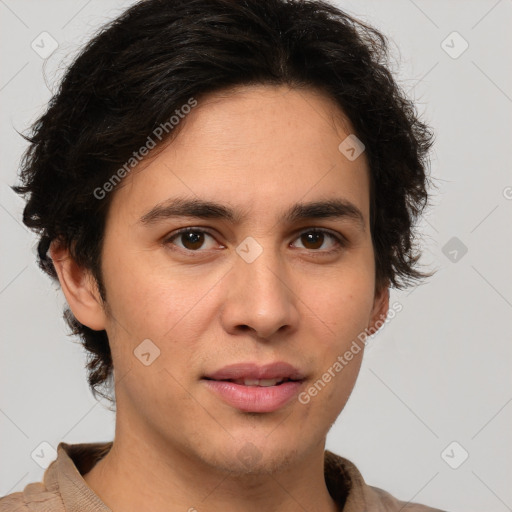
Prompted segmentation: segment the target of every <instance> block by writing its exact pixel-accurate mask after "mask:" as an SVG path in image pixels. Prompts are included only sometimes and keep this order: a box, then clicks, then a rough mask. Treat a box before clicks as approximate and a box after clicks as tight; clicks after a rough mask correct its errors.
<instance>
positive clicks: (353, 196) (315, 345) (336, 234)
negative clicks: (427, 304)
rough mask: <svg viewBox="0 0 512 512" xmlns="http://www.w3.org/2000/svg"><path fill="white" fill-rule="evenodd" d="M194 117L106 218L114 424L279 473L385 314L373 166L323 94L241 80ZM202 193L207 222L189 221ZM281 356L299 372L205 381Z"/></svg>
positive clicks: (177, 447) (308, 441) (347, 378)
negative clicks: (350, 142)
mask: <svg viewBox="0 0 512 512" xmlns="http://www.w3.org/2000/svg"><path fill="white" fill-rule="evenodd" d="M334 112H335V113H336V116H333V113H334ZM182 122H184V123H185V124H184V126H183V127H182V128H183V129H182V131H180V132H179V135H178V137H177V138H176V139H175V140H174V141H172V143H170V144H169V145H168V146H167V147H166V148H165V149H164V150H163V151H162V152H160V153H159V154H158V155H157V156H156V157H154V158H152V159H151V160H148V161H147V162H145V163H143V164H140V165H139V166H138V167H137V168H136V169H135V170H134V171H132V173H131V174H129V175H128V176H126V178H124V181H123V182H122V185H121V186H118V187H117V189H116V190H115V192H114V196H113V198H112V204H111V207H110V210H109V214H108V218H107V224H106V231H105V241H104V246H103V252H102V270H103V275H104V282H105V287H106V291H107V302H108V305H109V310H110V314H109V315H106V316H105V317H104V323H105V325H104V328H105V329H106V330H107V333H108V337H109V340H110V343H111V349H112V355H113V360H114V367H115V378H116V399H117V415H118V422H119V423H120V424H122V425H123V426H122V427H120V428H121V429H124V430H125V432H126V435H131V436H132V438H134V439H135V438H137V439H138V440H139V441H140V442H143V443H146V444H150V445H151V446H152V447H153V449H154V447H155V446H159V447H160V448H161V450H165V451H166V453H170V454H171V453H174V454H176V453H180V454H185V455H186V456H187V457H188V459H189V460H193V461H197V462H201V463H203V464H205V465H208V466H211V467H216V468H220V469H225V470H229V471H235V472H236V471H239V472H240V473H243V472H246V471H252V472H258V471H261V472H263V471H268V470H276V469H279V468H283V467H285V466H286V464H288V463H290V462H292V461H293V460H298V458H299V457H303V456H304V455H305V454H307V453H312V452H313V451H314V450H315V449H319V447H320V446H321V447H322V452H323V443H324V441H325V437H326V435H327V432H328V431H329V429H330V427H331V426H332V424H333V423H334V421H335V420H336V418H337V416H338V415H339V414H340V412H341V410H342V409H343V407H344V405H345V403H346V401H347V399H348V397H349V395H350V393H351V391H352V389H353V386H354V383H355V380H356V377H357V374H358V371H359V368H360V363H361V357H362V353H363V352H362V350H361V351H360V352H359V353H357V354H355V355H354V356H353V359H352V360H351V361H350V362H349V363H348V364H346V365H345V366H344V367H343V369H342V370H341V371H337V372H336V371H334V372H332V370H331V378H330V379H329V381H328V382H326V378H325V377H324V378H322V376H323V375H324V374H325V372H327V371H328V369H329V368H333V365H334V364H335V362H336V361H337V358H338V356H343V354H344V353H345V352H346V351H347V350H348V349H349V348H350V346H351V344H352V342H353V341H354V340H356V339H357V336H358V335H359V334H360V333H361V332H363V331H364V330H365V329H366V328H368V327H369V326H371V325H372V322H374V321H375V320H377V319H378V318H379V316H380V315H382V314H384V315H385V314H386V312H387V307H388V304H387V289H385V290H383V291H382V292H381V293H378V294H376V293H375V266H374V252H373V247H372V241H371V234H370V225H369V190H370V189H369V186H370V182H369V171H368V167H367V161H366V159H365V155H364V153H363V154H362V155H361V156H360V157H358V158H357V159H355V160H349V159H348V158H346V156H345V155H344V154H343V153H342V152H340V150H339V149H338V146H339V145H340V143H341V142H342V141H343V140H344V139H345V138H346V137H347V136H348V135H350V133H351V130H350V124H349V123H348V121H343V118H342V115H341V113H340V112H338V111H336V107H335V105H334V104H333V103H332V102H331V100H329V99H328V98H326V97H324V96H322V95H321V94H319V93H317V92H314V91H306V90H301V91H297V90H291V89H289V88H286V87H271V86H255V87H244V88H239V89H237V90H235V91H230V93H229V94H224V95H218V94H217V95H212V96H210V97H208V98H205V99H204V100H202V101H200V102H199V103H198V106H197V107H196V108H194V109H192V111H191V112H190V114H188V116H187V117H186V119H185V120H184V121H182ZM178 199H180V201H181V202H178V201H177V200H178ZM190 200H193V201H196V211H195V213H194V212H193V213H194V215H195V216H192V215H177V214H178V213H180V212H178V211H177V208H176V206H180V207H181V210H183V209H184V208H185V207H186V201H190ZM329 201H331V203H330V204H331V208H330V209H328V208H326V206H325V203H326V202H329ZM336 201H337V203H335V202H336ZM202 202H210V203H216V204H217V205H218V206H217V207H216V208H211V207H210V208H204V207H203V208H199V207H198V205H199V203H202ZM299 203H300V204H301V205H302V206H303V208H297V207H296V205H297V204H299ZM310 203H323V204H322V205H317V206H316V208H309V209H308V208H307V206H308V205H309V204H310ZM333 204H336V205H338V206H337V207H333V206H332V205H333ZM340 204H341V207H340ZM343 205H344V207H343ZM347 205H348V207H347ZM210 206H211V205H210ZM155 207H156V209H155ZM166 207H168V208H167V209H166ZM294 207H295V208H294ZM152 210H153V211H152ZM150 211H152V213H151V214H150V213H149V212H150ZM357 211H359V212H360V215H361V217H360V218H359V217H358V214H357ZM183 213H184V212H183V211H181V214H183ZM189 213H190V212H189ZM171 214H172V215H171ZM294 214H295V215H294ZM141 219H143V220H141ZM183 228H188V230H189V232H188V233H179V232H178V231H179V230H181V229H183ZM144 340H146V341H144ZM148 340H150V341H148ZM141 343H142V345H141ZM275 362H285V363H288V364H290V365H292V366H293V367H294V368H295V369H296V370H297V372H298V377H299V378H300V379H299V381H298V382H296V383H293V382H289V383H288V384H286V383H282V384H277V383H276V384H275V385H274V386H270V387H268V388H267V387H264V386H260V387H258V388H250V387H249V386H247V385H244V384H243V383H241V384H238V385H236V386H237V387H236V389H235V388H234V386H235V385H234V384H233V383H231V384H229V383H226V382H224V383H222V382H220V380H221V379H219V380H217V381H212V380H208V379H206V378H205V377H207V376H210V377H211V376H212V375H214V374H215V372H217V371H218V370H221V369H222V368H225V367H226V366H229V365H234V364H237V363H244V364H245V363H252V364H253V367H252V370H253V371H255V372H258V370H261V367H263V366H264V365H267V364H270V363H275ZM250 369H251V368H249V370H250ZM244 371H245V370H244ZM247 371H248V370H247ZM277 371H278V372H279V371H281V372H282V373H285V374H286V373H287V370H284V369H282V368H281V370H279V369H278V370H277ZM249 373H250V372H249ZM288 373H289V372H288ZM217 376H218V374H217ZM295 377H297V375H296V376H295ZM319 379H320V380H322V381H323V382H324V386H318V385H317V392H316V393H314V395H315V396H312V395H310V394H309V393H308V390H309V389H311V387H312V386H313V385H314V383H315V382H317V381H318V380H319ZM212 382H216V383H213V384H212ZM260 384H261V383H260ZM264 384H265V383H264ZM266 384H269V382H267V383H266ZM284 385H286V386H287V388H286V389H287V390H286V391H282V390H280V389H278V388H279V387H280V386H284ZM238 386H243V387H244V389H242V390H241V391H240V388H239V387H238ZM228 388H229V389H228ZM247 388H250V389H247ZM283 389H284V388H283ZM251 393H252V394H251ZM304 393H307V394H308V396H309V400H307V399H306V397H305V394H304ZM299 395H300V396H301V397H302V400H299ZM306 402H307V403H306ZM128 431H129V433H128ZM142 440H144V441H142Z"/></svg>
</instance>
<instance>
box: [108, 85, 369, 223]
mask: <svg viewBox="0 0 512 512" xmlns="http://www.w3.org/2000/svg"><path fill="white" fill-rule="evenodd" d="M181 122H182V123H183V125H182V126H181V127H180V131H179V132H178V134H177V136H176V137H175V138H174V139H173V140H171V141H170V142H169V143H168V144H167V146H166V147H165V148H164V149H163V150H161V151H160V152H158V153H157V154H156V156H155V157H154V158H149V159H147V161H143V162H141V163H140V164H139V165H138V166H137V167H136V168H135V170H134V171H133V172H132V173H130V175H128V176H127V177H126V178H125V182H124V183H123V186H121V187H119V189H118V190H117V191H116V195H115V197H114V198H113V205H112V207H113V208H121V209H123V208H126V207H127V205H130V206H131V210H132V211H137V213H140V214H142V213H143V211H146V210H147V207H148V206H149V205H153V206H154V205H156V204H158V203H162V202H164V201H166V200H167V199H168V198H169V197H171V196H182V197H183V196H188V197H190V198H195V199H201V200H206V201H211V202H216V203H219V202H221V203H222V202H224V203H229V204H230V205H232V206H235V205H237V206H239V207H240V210H243V211H244V212H251V211H253V212H254V213H259V214H260V215H262V214H263V215H264V214H266V213H267V211H268V210H269V209H271V208H273V205H275V206H276V207H278V208H279V211H280V212H282V210H283V206H286V205H287V204H292V203H293V204H296V203H297V202H299V200H300V201H302V202H305V201H312V200H315V199H318V198H322V199H335V198H339V197H340V196H343V197H345V198H346V199H347V200H349V201H350V202H351V203H353V204H356V205H357V206H358V208H359V209H360V210H361V211H363V213H364V212H365V211H366V210H367V208H368V200H369V198H368V195H369V180H368V178H369V174H368V169H367V163H366V159H365V155H364V153H363V154H362V155H360V157H359V158H357V159H355V160H353V161H351V160H349V159H348V158H347V157H346V156H345V155H344V154H343V153H342V152H341V151H340V149H339V145H340V144H341V143H342V142H343V141H344V140H345V139H346V138H347V137H348V136H349V135H351V133H352V129H351V126H350V123H349V121H348V120H347V119H346V118H344V116H343V113H342V112H341V111H340V110H339V109H337V107H336V105H335V104H334V102H333V101H332V100H331V99H330V98H328V97H326V96H324V95H323V94H321V93H319V92H317V91H314V90H295V89H290V88H288V87H284V86H280V87H274V86H251V87H242V88H237V89H233V90H228V91H224V92H221V93H217V94H212V95H210V96H206V97H205V98H203V99H199V100H198V105H197V106H196V107H195V108H194V109H193V110H192V111H191V112H190V113H189V114H187V116H186V117H185V118H184V119H183V120H182V121H181Z"/></svg>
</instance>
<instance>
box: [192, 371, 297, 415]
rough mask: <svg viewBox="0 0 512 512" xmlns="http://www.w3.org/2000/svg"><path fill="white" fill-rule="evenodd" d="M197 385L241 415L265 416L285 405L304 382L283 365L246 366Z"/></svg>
mask: <svg viewBox="0 0 512 512" xmlns="http://www.w3.org/2000/svg"><path fill="white" fill-rule="evenodd" d="M201 381H202V382H203V383H204V384H205V386H206V388H207V389H208V390H209V391H210V392H212V394H213V395H214V397H215V398H217V399H220V400H221V401H222V402H223V403H224V404H227V405H229V406H231V407H233V408H235V409H237V410H239V411H242V412H260V413H263V412H266V413H268V412H273V411H277V410H278V409H281V408H283V407H284V406H286V405H288V404H289V403H290V402H291V401H292V399H293V398H294V397H296V396H297V394H298V393H299V391H300V389H301V388H302V386H303V384H304V382H305V381H306V378H305V375H304V374H303V373H302V372H300V371H299V370H297V368H295V367H294V366H292V365H290V364H288V363H285V362H276V363H271V364H267V365H264V366H258V365H257V364H256V363H251V362H249V363H238V364H233V365H229V366H225V367H224V368H221V369H220V370H217V371H216V372H213V373H211V374H208V375H204V376H203V377H202V378H201Z"/></svg>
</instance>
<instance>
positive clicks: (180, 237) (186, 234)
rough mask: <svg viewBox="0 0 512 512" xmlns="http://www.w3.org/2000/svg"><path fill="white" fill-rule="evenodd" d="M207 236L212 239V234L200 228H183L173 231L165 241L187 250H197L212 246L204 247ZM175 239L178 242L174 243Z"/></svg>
mask: <svg viewBox="0 0 512 512" xmlns="http://www.w3.org/2000/svg"><path fill="white" fill-rule="evenodd" d="M208 237H209V238H211V239H212V240H214V239H213V237H212V235H210V234H209V233H207V232H206V231H203V230H202V229H190V228H185V229H182V230H179V231H177V232H176V233H174V234H173V235H172V236H170V237H169V238H168V239H167V240H166V241H165V243H166V244H172V245H176V246H177V247H179V248H180V249H184V250H187V251H194V252H198V250H199V249H211V248H212V247H213V246H210V247H204V245H205V242H206V241H207V240H208ZM176 241H177V242H180V243H176ZM213 245H215V244H213Z"/></svg>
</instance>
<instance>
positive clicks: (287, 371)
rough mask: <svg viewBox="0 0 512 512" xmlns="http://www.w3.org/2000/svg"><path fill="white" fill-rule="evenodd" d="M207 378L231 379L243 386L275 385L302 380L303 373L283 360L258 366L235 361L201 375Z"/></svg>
mask: <svg viewBox="0 0 512 512" xmlns="http://www.w3.org/2000/svg"><path fill="white" fill-rule="evenodd" d="M203 378H204V379H208V380H217V381H221V380H222V381H231V382H234V383H235V384H242V385H245V386H275V385H279V384H282V383H283V382H286V381H290V380H291V381H301V380H304V374H303V373H302V372H301V371H299V370H298V369H297V368H296V367H295V366H293V365H291V364H289V363H286V362H284V361H278V362H275V363H270V364H266V365H263V366H258V365H257V364H256V363H252V362H247V363H237V364H232V365H228V366H224V367H223V368H221V369H220V370H217V371H215V372H213V373H209V374H207V375H205V376H204V377H203Z"/></svg>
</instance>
